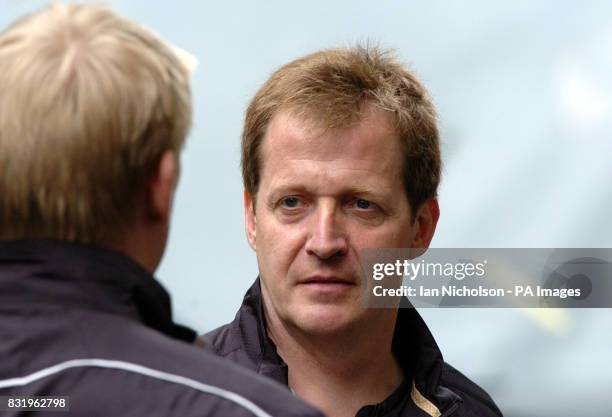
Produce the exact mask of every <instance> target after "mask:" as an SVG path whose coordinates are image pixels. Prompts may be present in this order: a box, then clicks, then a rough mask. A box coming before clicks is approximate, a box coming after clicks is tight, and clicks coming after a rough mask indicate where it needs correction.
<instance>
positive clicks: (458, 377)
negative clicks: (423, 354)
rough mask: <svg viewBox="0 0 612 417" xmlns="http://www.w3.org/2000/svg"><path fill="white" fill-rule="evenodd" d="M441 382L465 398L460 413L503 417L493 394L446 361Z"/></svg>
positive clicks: (484, 416) (461, 414) (483, 416)
mask: <svg viewBox="0 0 612 417" xmlns="http://www.w3.org/2000/svg"><path fill="white" fill-rule="evenodd" d="M441 383H442V385H443V386H445V387H448V388H450V389H451V390H452V391H454V392H456V393H457V394H458V395H459V396H460V397H461V398H462V399H463V403H462V404H461V406H460V408H459V414H458V415H460V416H463V415H466V416H475V415H476V416H479V417H502V413H501V411H500V410H499V408H498V407H497V405H496V404H495V402H494V401H493V399H492V398H491V396H490V395H489V394H488V393H487V392H486V391H485V390H484V389H482V388H481V387H480V386H478V384H476V383H475V382H473V381H472V380H470V379H469V378H468V377H466V376H465V375H463V374H462V373H461V372H459V371H458V370H457V369H455V368H453V367H452V366H451V365H449V364H448V363H444V367H443V370H442V377H441Z"/></svg>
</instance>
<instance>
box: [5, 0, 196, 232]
mask: <svg viewBox="0 0 612 417" xmlns="http://www.w3.org/2000/svg"><path fill="white" fill-rule="evenodd" d="M190 124H191V93H190V87H189V74H188V71H187V68H186V67H185V65H184V63H183V62H181V60H180V59H179V57H178V55H177V54H176V53H175V51H174V50H173V49H172V47H171V46H169V45H167V44H165V43H164V42H163V41H162V40H160V39H159V38H158V37H157V36H155V35H154V34H152V33H151V32H149V31H148V30H146V29H145V28H143V27H142V26H140V25H138V24H136V23H134V22H131V21H129V20H127V19H124V18H122V17H120V16H118V15H116V14H115V13H113V12H112V11H110V10H108V9H106V8H104V7H100V6H94V5H75V4H70V5H66V4H53V5H50V6H47V7H46V8H44V9H42V10H40V11H38V12H36V13H33V14H31V15H28V16H26V17H24V18H22V19H20V20H18V21H17V22H15V23H14V24H13V25H12V26H10V27H9V28H8V29H6V30H5V31H4V32H2V33H0V239H23V238H35V239H62V240H71V241H78V242H83V243H103V242H108V241H112V240H116V239H120V238H121V237H122V236H123V234H124V233H125V228H126V226H127V225H128V224H129V222H130V220H131V219H132V218H133V216H134V215H135V214H136V212H137V210H138V209H139V208H138V207H137V204H136V199H137V198H138V197H139V196H140V195H142V193H143V192H144V190H143V189H144V180H145V179H146V177H147V175H148V174H149V172H150V170H151V169H152V168H153V167H154V166H155V165H156V163H157V162H158V160H159V158H160V157H161V155H162V154H163V153H164V152H165V151H167V150H174V151H176V152H177V153H178V152H179V151H180V149H181V148H182V145H183V143H184V140H185V137H186V136H187V134H188V131H189V127H190Z"/></svg>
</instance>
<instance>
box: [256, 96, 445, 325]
mask: <svg viewBox="0 0 612 417" xmlns="http://www.w3.org/2000/svg"><path fill="white" fill-rule="evenodd" d="M402 155H403V154H402V150H401V147H400V143H399V139H398V138H397V137H396V134H395V132H394V129H393V128H392V122H391V118H390V116H389V115H388V114H387V113H385V112H384V111H382V110H378V109H375V108H373V107H371V108H370V111H369V112H368V113H367V114H366V116H364V117H363V119H362V120H361V121H360V122H359V123H357V124H356V125H354V126H352V127H349V128H343V129H334V130H321V129H317V128H312V126H311V125H310V124H308V123H306V122H304V121H303V120H301V119H300V118H296V117H295V116H292V115H291V114H289V113H287V112H281V113H279V114H277V115H276V116H275V117H273V119H272V120H271V122H270V124H269V126H268V130H267V133H266V136H265V138H264V141H263V146H262V149H261V157H262V172H261V180H260V184H259V191H258V193H257V196H256V201H255V211H254V210H253V206H252V199H251V196H250V195H249V194H248V193H245V208H246V225H247V236H248V238H249V242H250V244H251V246H252V247H253V248H254V249H255V251H256V252H257V261H258V265H259V272H260V276H261V279H262V293H263V297H264V302H265V303H266V311H267V313H268V314H269V315H274V316H275V317H272V319H279V320H280V321H281V322H282V323H283V324H285V325H289V326H291V327H294V328H297V329H299V330H301V331H303V332H306V333H318V334H325V333H328V332H335V331H338V330H340V329H343V328H347V326H350V325H352V324H356V323H359V322H362V321H363V320H366V319H367V318H368V317H371V315H372V314H375V312H373V311H372V310H371V309H370V310H366V309H364V308H363V307H362V303H361V291H362V285H364V283H362V278H361V263H360V261H361V260H360V257H361V250H362V249H364V248H384V247H391V248H395V247H423V246H427V245H428V244H429V240H430V239H431V234H433V230H425V229H427V224H426V223H427V222H428V221H429V223H430V224H429V226H430V229H431V227H433V228H435V220H437V215H434V217H435V220H433V221H432V218H429V220H428V219H426V218H425V219H423V214H422V212H423V210H421V211H420V212H421V214H419V215H417V218H416V219H415V221H412V220H411V215H410V205H409V203H408V199H407V197H406V193H405V191H404V184H403V181H402V171H403V170H402V167H403V165H402V164H403V158H402ZM433 204H434V205H435V201H434V202H433ZM430 205H431V204H430ZM430 205H427V204H426V205H425V206H427V207H429V206H430ZM436 209H437V206H436ZM424 212H425V216H427V215H428V214H431V210H428V209H426V210H424ZM430 217H431V216H430ZM424 224H425V227H424V226H423V225H424ZM432 224H433V226H432Z"/></svg>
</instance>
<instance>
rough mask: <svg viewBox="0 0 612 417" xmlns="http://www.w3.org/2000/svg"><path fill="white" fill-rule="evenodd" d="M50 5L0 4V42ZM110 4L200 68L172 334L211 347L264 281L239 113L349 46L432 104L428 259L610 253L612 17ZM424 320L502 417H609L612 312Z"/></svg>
mask: <svg viewBox="0 0 612 417" xmlns="http://www.w3.org/2000/svg"><path fill="white" fill-rule="evenodd" d="M45 3H46V2H42V1H28V0H0V26H2V27H4V26H6V25H7V24H8V23H9V22H11V21H12V20H14V19H15V18H16V17H18V16H20V15H22V14H23V13H26V12H28V11H32V10H34V9H36V8H38V7H40V6H42V5H44V4H45ZM106 3H107V4H109V5H110V6H111V7H113V8H114V9H115V10H117V11H119V12H120V13H122V14H124V15H126V16H128V17H131V18H133V19H136V20H138V21H140V22H142V23H144V24H145V25H147V26H149V27H150V28H153V29H154V30H155V31H157V32H158V33H160V34H161V35H162V36H163V37H164V38H166V39H167V40H169V41H171V42H172V43H174V44H176V45H177V46H179V47H181V48H183V49H185V50H187V51H189V52H191V53H192V54H194V55H195V56H196V57H197V58H198V60H199V67H198V69H197V71H196V72H195V74H194V75H193V93H194V98H195V118H194V127H193V130H192V133H191V136H190V139H189V141H188V145H187V147H186V152H185V153H184V155H183V172H182V182H181V184H180V187H179V192H178V196H177V200H176V206H175V217H174V224H173V229H172V233H171V238H170V244H169V247H168V251H167V252H166V256H165V259H164V261H163V264H162V266H161V268H160V269H159V271H158V274H157V275H158V277H159V279H160V280H161V281H162V282H163V283H164V285H165V286H166V287H167V288H168V289H169V290H170V292H171V293H172V296H173V302H174V308H175V318H176V320H177V321H179V322H182V323H184V324H188V325H190V326H192V327H194V328H196V329H198V331H200V332H205V331H207V330H210V329H212V328H214V327H216V326H218V325H221V324H224V323H226V322H228V321H230V320H231V319H232V318H233V315H234V313H235V311H236V309H237V308H238V306H239V304H240V302H241V299H242V296H243V294H244V292H245V291H246V289H247V288H248V287H249V286H250V284H251V282H252V281H253V279H254V278H255V276H256V274H257V266H256V261H255V256H254V254H253V253H252V251H251V250H250V248H249V246H248V245H247V243H246V240H245V238H244V231H243V212H242V185H241V179H240V174H239V138H240V132H241V126H242V117H243V111H244V109H245V107H246V105H247V103H248V100H249V99H250V97H251V96H252V95H253V94H254V93H255V91H256V90H257V88H258V87H259V86H260V85H261V84H262V83H263V82H264V80H265V79H266V78H267V77H268V76H269V75H270V73H271V72H272V71H273V70H274V69H276V68H277V67H279V66H280V65H282V64H284V63H286V62H288V61H290V60H292V59H295V58H297V57H299V56H301V55H304V54H306V53H309V52H313V51H315V50H318V49H321V48H325V47H330V46H335V45H342V44H350V43H354V42H356V41H378V42H380V43H382V44H383V45H385V46H387V47H391V48H394V49H395V50H396V51H397V55H398V56H399V57H400V59H401V60H402V61H403V62H405V63H406V64H408V65H409V66H410V67H411V68H412V69H413V70H414V71H416V73H417V74H418V75H419V76H420V78H421V79H422V80H423V82H424V83H425V84H426V86H427V87H428V88H429V90H430V92H431V94H432V96H433V99H434V102H435V103H436V105H437V108H438V111H439V116H440V123H441V129H442V137H443V141H444V145H443V146H444V148H443V151H444V160H445V169H444V178H443V182H442V186H441V189H440V205H441V210H442V215H441V219H440V223H439V227H438V231H437V234H436V237H435V239H434V241H433V246H434V247H441V248H443V247H448V248H457V247H497V248H505V247H515V248H529V247H541V248H563V247H570V248H571V247H580V248H582V247H612V222H611V221H610V216H611V215H612V212H611V207H612V2H609V1H581V2H577V1H558V0H556V1H552V0H539V1H536V2H534V1H516V0H515V1H512V2H510V1H506V2H491V1H484V0H467V1H451V0H446V1H425V0H415V1H400V0H397V1H376V2H373V1H362V0H350V1H349V0H343V1H321V0H310V1H308V2H288V1H278V0H266V1H264V0H259V1H246V0H242V1H225V2H221V1H214V2H212V1H198V2H196V1H182V0H174V1H173V2H151V1H144V0H129V1H128V0H123V1H108V2H106ZM1 93H2V92H0V94H1ZM421 313H422V315H423V316H424V317H425V319H426V321H427V322H428V324H429V326H430V328H431V330H432V332H433V333H434V335H435V336H436V338H437V340H438V343H439V345H440V347H441V349H442V351H443V353H444V355H445V358H446V360H447V361H448V362H450V363H451V364H453V365H454V366H455V367H457V368H459V369H460V370H462V371H463V372H464V373H466V374H467V375H468V376H469V377H471V378H472V379H474V380H475V381H477V382H478V383H479V384H481V385H482V386H484V387H485V388H486V389H487V390H488V392H489V393H490V394H491V395H492V397H493V398H494V399H495V400H496V402H497V404H498V405H499V406H500V408H501V409H502V411H503V412H504V414H505V416H507V417H528V416H529V417H533V416H535V417H548V416H557V417H558V416H568V417H569V416H572V417H574V416H581V417H589V416H612V400H611V399H610V394H612V310H610V309H608V310H603V309H601V310H552V309H551V310H501V309H499V310H467V309H463V310H459V309H448V310H435V309H427V310H422V311H421Z"/></svg>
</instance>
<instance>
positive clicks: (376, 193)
mask: <svg viewBox="0 0 612 417" xmlns="http://www.w3.org/2000/svg"><path fill="white" fill-rule="evenodd" d="M287 194H306V195H309V194H316V192H315V191H313V190H311V189H309V187H307V186H305V185H303V184H291V183H279V184H278V185H276V186H274V189H273V190H272V191H271V192H270V194H268V199H267V200H274V199H276V198H278V197H281V196H283V195H287ZM334 194H336V195H338V196H347V195H363V196H371V197H373V198H378V199H385V198H389V197H391V196H392V193H391V187H381V186H377V187H376V188H374V187H368V186H367V185H360V186H355V187H352V186H347V187H343V188H340V189H339V191H338V192H336V193H334Z"/></svg>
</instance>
